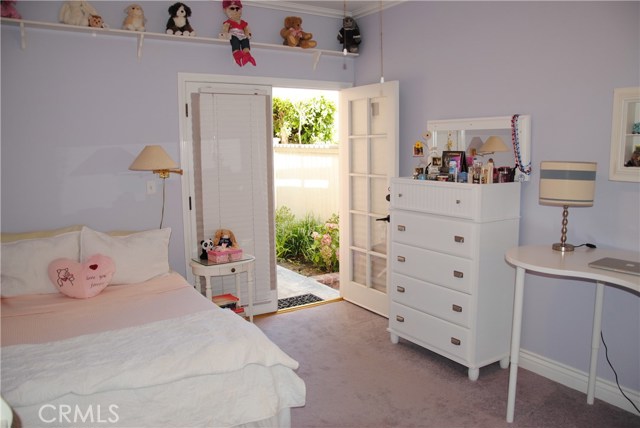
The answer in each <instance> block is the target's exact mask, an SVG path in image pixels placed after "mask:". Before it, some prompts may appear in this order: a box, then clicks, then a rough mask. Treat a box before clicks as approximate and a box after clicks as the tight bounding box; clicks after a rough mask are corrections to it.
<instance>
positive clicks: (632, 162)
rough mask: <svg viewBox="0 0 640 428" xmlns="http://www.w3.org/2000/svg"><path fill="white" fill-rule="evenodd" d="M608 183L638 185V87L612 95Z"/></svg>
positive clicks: (639, 143) (639, 156) (618, 90)
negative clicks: (624, 182)
mask: <svg viewBox="0 0 640 428" xmlns="http://www.w3.org/2000/svg"><path fill="white" fill-rule="evenodd" d="M609 180H612V181H634V182H640V87H631V88H617V89H615V90H614V92H613V117H612V122H611V155H610V158H609Z"/></svg>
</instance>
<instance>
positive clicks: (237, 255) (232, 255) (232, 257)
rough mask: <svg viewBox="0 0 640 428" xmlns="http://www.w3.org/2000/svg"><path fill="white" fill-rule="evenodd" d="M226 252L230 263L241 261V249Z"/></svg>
mask: <svg viewBox="0 0 640 428" xmlns="http://www.w3.org/2000/svg"><path fill="white" fill-rule="evenodd" d="M226 252H227V253H229V261H230V262H236V261H238V260H241V259H242V249H240V248H234V249H231V250H227V251H226Z"/></svg>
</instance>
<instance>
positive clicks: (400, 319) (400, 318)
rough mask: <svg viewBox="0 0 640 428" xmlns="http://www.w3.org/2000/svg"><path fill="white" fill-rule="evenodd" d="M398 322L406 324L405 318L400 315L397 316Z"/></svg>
mask: <svg viewBox="0 0 640 428" xmlns="http://www.w3.org/2000/svg"><path fill="white" fill-rule="evenodd" d="M396 321H398V322H404V317H402V316H400V315H396Z"/></svg>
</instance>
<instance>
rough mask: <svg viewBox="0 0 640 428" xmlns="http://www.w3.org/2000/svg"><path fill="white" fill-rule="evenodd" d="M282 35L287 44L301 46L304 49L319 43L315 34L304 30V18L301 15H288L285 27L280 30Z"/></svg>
mask: <svg viewBox="0 0 640 428" xmlns="http://www.w3.org/2000/svg"><path fill="white" fill-rule="evenodd" d="M280 36H281V37H282V38H283V39H284V41H283V42H282V44H283V45H285V46H291V47H296V46H300V47H301V48H303V49H308V48H315V47H316V45H317V44H318V43H317V42H316V41H315V40H311V39H312V38H313V34H311V33H307V32H305V31H303V30H302V18H300V17H299V16H287V17H286V18H285V19H284V28H283V29H282V30H280Z"/></svg>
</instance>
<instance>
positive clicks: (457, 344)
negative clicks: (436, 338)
mask: <svg viewBox="0 0 640 428" xmlns="http://www.w3.org/2000/svg"><path fill="white" fill-rule="evenodd" d="M451 343H453V344H454V345H456V346H460V343H461V342H460V339H456V338H455V337H452V338H451Z"/></svg>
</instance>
